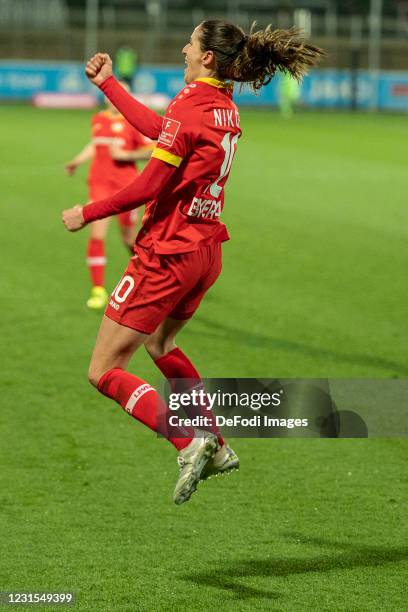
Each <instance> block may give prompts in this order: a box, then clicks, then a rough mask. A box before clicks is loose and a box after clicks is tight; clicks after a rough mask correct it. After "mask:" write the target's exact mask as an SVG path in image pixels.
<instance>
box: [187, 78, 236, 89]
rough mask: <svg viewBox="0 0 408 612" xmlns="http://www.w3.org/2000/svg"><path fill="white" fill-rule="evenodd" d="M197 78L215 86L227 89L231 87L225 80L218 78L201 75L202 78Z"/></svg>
mask: <svg viewBox="0 0 408 612" xmlns="http://www.w3.org/2000/svg"><path fill="white" fill-rule="evenodd" d="M195 80H196V81H201V82H202V83H208V85H212V86H213V87H217V88H218V89H225V88H227V87H229V85H228V84H227V83H226V82H225V81H219V80H218V79H213V78H212V77H201V79H195Z"/></svg>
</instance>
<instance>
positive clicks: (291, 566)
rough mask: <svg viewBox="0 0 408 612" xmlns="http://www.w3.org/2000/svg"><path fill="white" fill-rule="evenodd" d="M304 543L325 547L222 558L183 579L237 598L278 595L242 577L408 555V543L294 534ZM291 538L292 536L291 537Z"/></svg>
mask: <svg viewBox="0 0 408 612" xmlns="http://www.w3.org/2000/svg"><path fill="white" fill-rule="evenodd" d="M294 537H295V538H296V540H297V542H298V543H299V544H301V545H308V546H316V547H318V548H320V549H322V548H326V549H329V550H324V551H323V553H322V554H320V556H318V557H309V558H306V559H305V558H304V557H302V558H296V557H293V558H285V559H280V558H279V557H273V556H268V558H267V559H252V560H248V559H244V560H237V561H235V562H234V561H231V562H229V563H226V562H222V563H220V564H219V565H218V564H217V566H216V567H215V568H214V569H212V570H210V571H207V572H191V573H189V574H184V576H182V577H181V578H182V579H183V580H186V581H189V582H193V583H195V584H197V585H199V586H203V585H205V586H210V587H214V588H217V589H222V590H223V591H229V592H230V593H231V594H232V595H233V596H234V597H235V598H237V599H250V598H252V597H257V598H264V599H279V598H281V597H283V595H282V594H281V593H278V592H276V591H272V590H268V589H257V588H254V587H250V586H245V585H244V584H242V583H241V582H240V580H242V579H243V580H245V579H246V578H249V579H251V578H269V579H273V578H284V577H287V576H296V575H302V574H308V573H325V572H330V571H332V570H337V571H338V570H345V569H354V568H357V567H381V566H384V565H386V564H388V563H398V562H400V561H405V560H406V559H408V547H406V546H405V547H400V548H384V547H380V546H378V547H377V546H363V545H361V546H353V545H351V544H347V543H338V542H330V541H328V540H323V539H319V538H304V537H302V536H298V535H296V536H294ZM291 539H292V537H291Z"/></svg>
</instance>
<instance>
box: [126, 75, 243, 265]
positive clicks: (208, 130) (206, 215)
mask: <svg viewBox="0 0 408 612" xmlns="http://www.w3.org/2000/svg"><path fill="white" fill-rule="evenodd" d="M240 136H241V129H240V125H239V114H238V109H237V107H236V105H235V104H234V102H233V101H232V89H231V88H230V87H229V86H228V85H227V84H226V83H224V82H222V81H218V80H216V79H212V78H202V79H197V80H196V81H194V82H193V83H190V84H189V85H186V87H185V88H184V89H183V90H182V91H181V92H180V93H179V94H178V95H177V96H176V97H175V98H174V99H173V101H172V102H171V103H170V105H169V107H168V108H167V111H166V114H165V116H164V118H163V123H162V129H161V132H160V135H159V138H158V142H157V146H156V148H155V149H154V150H153V153H152V157H155V158H157V159H160V160H163V161H165V162H167V163H169V164H172V165H173V166H176V167H177V168H178V170H177V171H176V172H175V173H174V175H173V176H172V177H171V179H170V181H169V183H168V185H166V188H165V189H164V192H163V193H162V194H161V195H160V196H159V198H158V199H157V200H154V201H152V202H149V203H148V204H147V206H146V211H145V215H144V218H143V226H142V229H141V230H140V232H139V234H138V236H137V238H136V243H137V244H139V245H141V246H144V247H147V246H153V248H154V250H155V252H156V253H158V254H171V253H183V252H189V251H194V250H196V249H198V248H200V247H202V246H206V245H209V244H211V243H215V242H222V241H224V240H228V238H229V236H228V232H227V229H226V227H225V225H224V224H223V223H221V221H220V216H221V213H222V210H223V207H224V186H225V183H226V181H227V178H228V174H229V171H230V168H231V163H232V160H233V157H234V153H235V150H236V146H237V141H238V138H239V137H240Z"/></svg>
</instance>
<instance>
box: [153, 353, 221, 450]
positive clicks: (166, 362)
mask: <svg viewBox="0 0 408 612" xmlns="http://www.w3.org/2000/svg"><path fill="white" fill-rule="evenodd" d="M155 364H156V365H157V367H158V368H159V370H160V371H161V372H162V374H163V375H164V376H165V377H166V378H167V379H172V378H186V379H189V381H188V383H191V381H197V384H199V383H201V377H200V374H199V373H198V372H197V370H196V369H195V367H194V366H193V364H192V363H191V361H190V360H189V358H188V357H187V355H185V354H184V353H183V351H181V350H180V349H179V348H175V349H173V350H172V351H170V352H169V353H166V355H163V357H159V358H158V359H156V361H155ZM188 383H187V384H188ZM171 390H172V391H173V392H174V393H182V392H183V391H184V392H188V390H189V389H188V387H187V386H186V388H185V389H178V388H176V385H175V382H173V381H172V389H171ZM185 410H186V412H187V414H188V416H189V417H191V418H193V417H194V416H206V417H208V418H211V417H212V424H211V427H210V430H211V431H212V432H213V433H214V434H215V435H216V436H217V438H218V442H219V443H220V446H223V445H224V443H225V442H224V439H223V437H222V436H221V434H220V432H219V430H218V428H217V425H216V424H215V419H214V415H213V413H212V412H211V410H207V408H206V405H203V406H198V407H197V406H190V407H186V408H185Z"/></svg>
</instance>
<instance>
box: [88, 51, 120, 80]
mask: <svg viewBox="0 0 408 612" xmlns="http://www.w3.org/2000/svg"><path fill="white" fill-rule="evenodd" d="M85 73H86V76H87V77H88V79H89V80H90V81H91V82H92V83H94V84H95V85H98V86H99V85H100V84H101V83H103V81H105V80H106V79H107V78H109V77H110V76H112V74H113V73H112V60H111V58H110V57H109V55H108V54H107V53H96V54H95V55H94V56H93V57H91V59H90V60H89V61H88V62H87V64H86V67H85Z"/></svg>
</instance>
